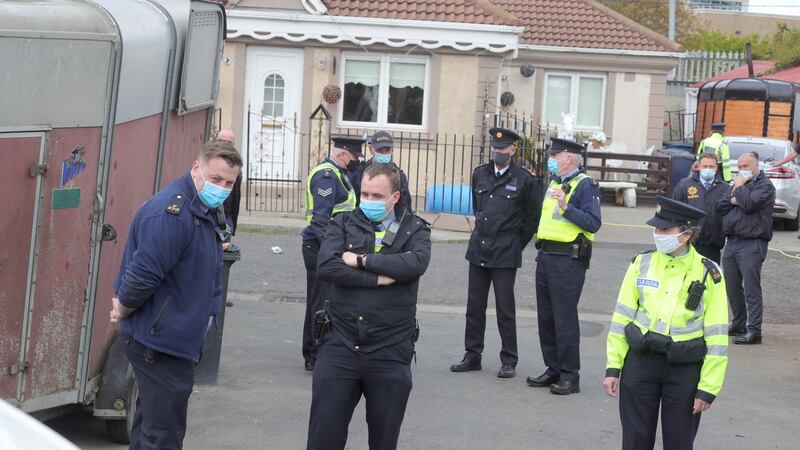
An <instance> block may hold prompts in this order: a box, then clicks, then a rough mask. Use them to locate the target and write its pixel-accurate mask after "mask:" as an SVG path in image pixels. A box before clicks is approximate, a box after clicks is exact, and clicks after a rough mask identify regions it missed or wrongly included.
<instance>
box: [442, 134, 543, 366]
mask: <svg viewBox="0 0 800 450" xmlns="http://www.w3.org/2000/svg"><path fill="white" fill-rule="evenodd" d="M489 135H490V137H491V141H490V143H491V146H492V153H491V158H492V161H491V162H489V163H487V164H483V165H480V166H478V167H476V168H475V170H474V171H473V173H472V207H473V211H474V212H475V228H474V229H473V230H472V235H471V236H470V240H469V246H468V247H467V255H466V259H467V261H469V282H468V288H467V289H468V290H467V314H466V327H465V331H464V347H465V350H466V352H465V354H464V357H463V358H462V360H461V362H459V363H457V364H453V365H452V366H450V370H451V371H453V372H467V371H470V370H480V369H481V354H482V353H483V338H484V332H485V330H486V307H487V302H488V297H489V286H490V285H492V286H494V295H495V303H496V305H497V306H496V307H497V327H498V328H499V329H500V340H501V343H502V344H501V349H500V370H499V371H498V372H497V376H498V377H500V378H513V377H514V375H515V374H516V366H517V360H518V355H517V326H516V305H515V300H514V282H515V281H516V278H517V269H518V268H519V267H520V266H521V265H522V251H523V250H524V249H525V246H526V245H528V242H530V240H531V238H533V235H534V234H535V233H536V228H537V226H538V223H539V216H540V214H541V207H542V189H541V185H540V183H539V181H538V179H536V178H534V177H533V176H532V175H531V173H530V172H529V171H527V170H525V169H523V168H521V167H520V166H518V165H517V164H516V163H514V161H513V159H512V157H513V155H514V152H515V151H516V145H515V142H516V141H517V140H519V136H518V135H517V134H516V133H514V132H513V131H511V130H507V129H505V128H492V129H490V130H489Z"/></svg>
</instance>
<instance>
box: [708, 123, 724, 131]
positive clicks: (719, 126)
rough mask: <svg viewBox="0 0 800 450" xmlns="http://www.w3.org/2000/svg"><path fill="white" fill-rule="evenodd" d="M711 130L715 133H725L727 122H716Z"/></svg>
mask: <svg viewBox="0 0 800 450" xmlns="http://www.w3.org/2000/svg"><path fill="white" fill-rule="evenodd" d="M711 129H712V130H714V131H725V122H714V123H712V124H711Z"/></svg>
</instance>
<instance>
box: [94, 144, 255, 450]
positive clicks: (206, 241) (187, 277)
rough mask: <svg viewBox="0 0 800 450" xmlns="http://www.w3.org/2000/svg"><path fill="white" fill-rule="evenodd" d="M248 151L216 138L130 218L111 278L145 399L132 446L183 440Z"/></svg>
mask: <svg viewBox="0 0 800 450" xmlns="http://www.w3.org/2000/svg"><path fill="white" fill-rule="evenodd" d="M241 167H242V158H241V156H240V155H239V153H238V152H237V151H236V149H235V148H234V147H233V146H232V145H230V144H229V143H226V142H210V143H208V144H206V145H205V146H203V150H202V152H201V153H200V155H199V156H198V158H197V161H195V162H194V164H193V165H192V169H191V171H190V172H189V173H187V174H186V175H184V176H182V177H180V178H178V179H177V180H175V181H173V182H172V183H171V184H170V185H168V186H167V187H165V188H164V189H163V190H161V191H160V192H159V193H157V194H156V195H154V196H153V197H151V198H150V199H149V200H147V201H146V202H145V203H144V204H143V205H142V206H141V207H140V208H139V210H138V211H137V213H136V216H135V217H134V219H133V223H132V224H131V228H130V234H129V236H128V242H127V243H126V244H125V252H124V254H123V256H122V262H121V264H120V270H119V273H118V274H117V278H116V279H115V280H114V292H115V297H114V298H112V309H111V312H110V318H111V322H113V323H116V322H121V333H120V339H122V341H123V342H124V344H125V354H126V356H127V358H128V361H130V363H131V366H132V367H133V372H134V374H135V376H136V384H137V386H138V388H139V399H138V402H137V405H136V406H137V407H136V414H135V415H134V418H133V429H132V430H131V441H130V448H131V449H153V450H155V449H180V448H181V447H182V445H183V438H184V435H185V433H186V413H187V406H188V403H189V395H190V394H191V393H192V386H193V384H194V367H195V365H196V364H197V363H198V361H199V360H200V351H201V349H202V346H203V340H204V339H205V335H206V331H207V330H208V327H209V326H210V320H211V317H210V316H214V315H216V313H217V312H218V311H219V308H220V305H219V304H217V303H215V302H214V300H215V299H219V298H220V297H221V292H222V270H223V262H222V261H223V259H222V241H223V240H224V233H223V229H224V227H225V224H224V222H223V223H220V219H219V215H218V214H217V212H218V211H217V210H218V208H219V207H220V206H221V205H222V203H223V202H224V201H225V199H226V198H227V197H228V195H229V194H230V191H231V189H232V188H233V184H234V182H235V181H236V176H237V175H238V174H239V170H240V168H241Z"/></svg>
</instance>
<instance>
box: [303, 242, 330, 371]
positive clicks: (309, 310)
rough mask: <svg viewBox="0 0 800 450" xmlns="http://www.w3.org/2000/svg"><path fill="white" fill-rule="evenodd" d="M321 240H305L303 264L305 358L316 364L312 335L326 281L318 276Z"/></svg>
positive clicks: (323, 295)
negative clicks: (304, 279) (304, 285)
mask: <svg viewBox="0 0 800 450" xmlns="http://www.w3.org/2000/svg"><path fill="white" fill-rule="evenodd" d="M319 246H320V244H319V241H317V240H307V241H303V264H305V266H306V315H305V320H304V321H303V359H304V360H305V361H306V362H307V363H308V362H310V363H311V364H314V360H315V359H316V351H315V350H314V338H313V336H311V330H312V323H311V322H312V321H313V320H314V313H315V312H317V311H319V310H320V309H321V308H322V306H323V304H324V302H323V300H324V297H325V282H324V281H322V280H320V279H319V278H318V277H317V256H318V255H319Z"/></svg>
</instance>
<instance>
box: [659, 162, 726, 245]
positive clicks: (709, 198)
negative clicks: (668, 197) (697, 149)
mask: <svg viewBox="0 0 800 450" xmlns="http://www.w3.org/2000/svg"><path fill="white" fill-rule="evenodd" d="M730 192H731V186H730V185H729V184H728V183H726V182H724V181H722V178H720V176H719V175H717V176H716V177H714V181H713V182H712V185H711V188H710V189H709V190H706V188H704V187H703V182H702V181H700V175H699V174H698V173H697V172H695V173H693V174H692V175H691V176H689V177H686V178H684V179H682V180H681V181H679V182H678V185H677V186H675V189H673V191H672V198H673V199H675V200H678V201H679V202H683V203H686V204H689V205H691V206H694V207H695V208H698V209H702V210H703V211H705V212H706V216H705V217H703V221H702V223H701V225H700V226H701V228H700V233H698V235H697V241H696V242H697V243H699V244H703V245H711V246H714V247H717V248H722V247H724V246H725V233H723V232H722V217H721V216H720V215H719V214H718V213H717V205H719V202H720V200H722V198H724V197H727V196H728V195H729V194H730Z"/></svg>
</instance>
